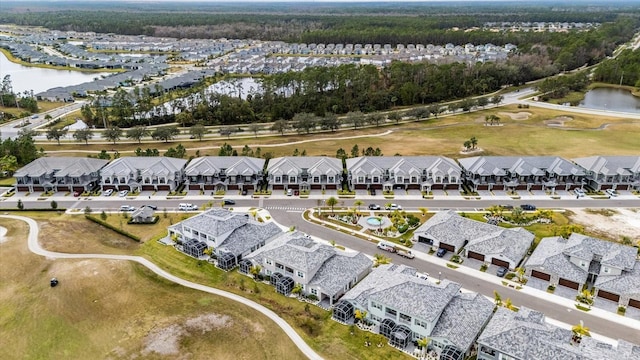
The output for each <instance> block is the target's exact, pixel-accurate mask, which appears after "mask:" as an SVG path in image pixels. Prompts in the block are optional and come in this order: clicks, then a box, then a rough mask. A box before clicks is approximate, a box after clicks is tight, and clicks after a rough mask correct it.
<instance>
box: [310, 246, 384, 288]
mask: <svg viewBox="0 0 640 360" xmlns="http://www.w3.org/2000/svg"><path fill="white" fill-rule="evenodd" d="M372 264H373V262H372V261H371V260H370V259H369V258H368V257H367V256H365V255H364V254H362V253H359V252H358V253H345V252H337V253H336V254H335V255H334V256H333V257H331V258H330V259H329V260H327V261H326V262H325V263H324V264H322V266H321V267H320V269H319V270H318V272H316V274H315V276H314V277H313V279H312V280H311V282H309V285H310V286H318V287H319V288H320V289H322V292H323V293H325V294H328V295H330V296H334V295H335V294H338V293H339V292H340V291H342V290H343V289H344V288H345V287H346V286H348V285H349V282H350V281H351V280H353V279H354V278H355V277H356V275H358V274H361V273H362V272H364V271H365V270H366V269H368V268H371V265H372Z"/></svg>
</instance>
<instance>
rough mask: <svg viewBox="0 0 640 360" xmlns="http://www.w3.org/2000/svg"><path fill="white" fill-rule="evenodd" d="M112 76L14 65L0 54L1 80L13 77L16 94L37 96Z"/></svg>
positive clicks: (12, 81) (12, 82) (12, 83)
mask: <svg viewBox="0 0 640 360" xmlns="http://www.w3.org/2000/svg"><path fill="white" fill-rule="evenodd" d="M110 74H111V73H88V72H80V71H71V70H54V69H45V68H39V67H33V66H24V65H20V64H15V63H12V62H11V61H9V59H7V57H6V56H5V55H4V54H3V53H0V80H2V79H4V77H5V76H6V75H11V85H12V86H13V91H14V92H15V93H21V92H24V91H31V90H33V92H34V94H37V93H40V92H43V91H47V90H49V89H51V88H54V87H59V86H70V85H78V84H82V83H86V82H90V81H93V79H94V78H97V77H100V76H101V75H110Z"/></svg>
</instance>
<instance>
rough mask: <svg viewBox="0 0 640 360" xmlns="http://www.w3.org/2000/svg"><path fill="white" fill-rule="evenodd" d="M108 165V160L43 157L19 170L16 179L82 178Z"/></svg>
mask: <svg viewBox="0 0 640 360" xmlns="http://www.w3.org/2000/svg"><path fill="white" fill-rule="evenodd" d="M107 163H108V161H107V160H102V159H91V158H78V157H41V158H37V159H35V160H33V161H32V162H30V163H29V164H27V165H25V166H23V167H22V168H20V169H18V170H17V171H16V172H15V173H14V175H13V176H14V177H23V176H31V177H39V176H42V175H45V174H53V173H55V176H59V177H63V176H71V177H80V176H82V175H89V174H91V173H97V172H98V171H99V170H100V169H102V168H103V167H104V166H105V165H106V164H107Z"/></svg>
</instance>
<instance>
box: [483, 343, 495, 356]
mask: <svg viewBox="0 0 640 360" xmlns="http://www.w3.org/2000/svg"><path fill="white" fill-rule="evenodd" d="M480 352H481V353H483V354H487V355H491V356H496V351H495V350H494V349H492V348H488V347H486V346H484V345H483V346H480Z"/></svg>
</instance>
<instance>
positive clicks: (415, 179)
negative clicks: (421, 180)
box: [411, 176, 418, 184]
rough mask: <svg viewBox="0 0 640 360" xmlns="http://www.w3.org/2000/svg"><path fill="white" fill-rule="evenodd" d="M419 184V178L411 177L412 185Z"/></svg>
mask: <svg viewBox="0 0 640 360" xmlns="http://www.w3.org/2000/svg"><path fill="white" fill-rule="evenodd" d="M417 182H418V178H417V177H415V176H412V177H411V183H412V184H415V183H417Z"/></svg>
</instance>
